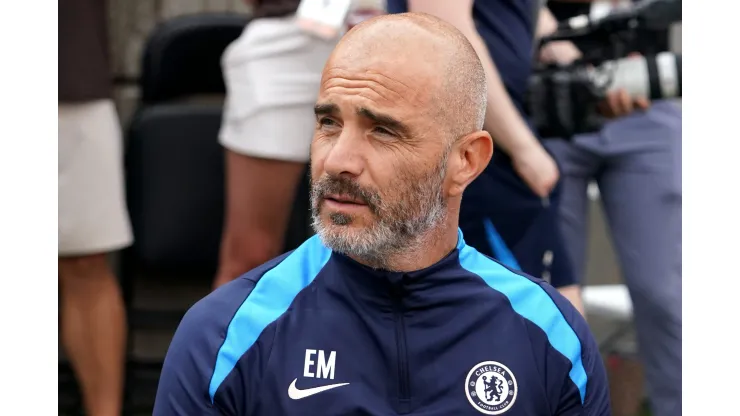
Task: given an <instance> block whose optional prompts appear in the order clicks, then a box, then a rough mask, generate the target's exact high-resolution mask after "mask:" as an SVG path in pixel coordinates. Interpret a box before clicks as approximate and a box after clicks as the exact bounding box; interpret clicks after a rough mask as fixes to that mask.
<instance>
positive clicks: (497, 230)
mask: <svg viewBox="0 0 740 416" xmlns="http://www.w3.org/2000/svg"><path fill="white" fill-rule="evenodd" d="M388 11H389V12H390V13H399V12H405V11H410V12H422V13H429V14H431V15H434V16H437V17H440V18H442V19H445V20H447V21H448V22H450V23H452V24H453V25H454V26H456V27H457V28H458V29H459V30H460V31H461V32H462V33H463V34H465V36H466V37H467V38H468V40H470V43H471V44H472V45H473V47H474V48H475V50H476V52H477V53H478V56H479V57H480V59H481V61H482V62H483V66H484V68H485V69H486V76H487V78H488V108H487V111H486V120H485V128H486V130H487V131H489V132H490V133H491V136H493V140H494V141H495V143H496V145H497V146H499V148H500V150H501V151H498V152H495V153H494V156H493V159H492V160H491V163H490V164H489V165H488V167H487V168H486V170H485V171H484V172H483V173H482V174H481V175H480V176H479V177H478V178H477V179H476V180H475V181H474V182H473V183H472V184H471V185H470V186H469V187H468V188H467V189H466V191H465V195H464V197H463V203H462V207H461V212H460V227H461V229H462V230H463V232H464V233H465V238H466V241H467V242H468V243H469V244H470V245H472V246H473V247H475V248H476V249H477V250H479V251H480V252H482V253H484V254H486V255H489V256H492V257H494V258H496V259H497V260H499V261H500V262H502V263H504V264H505V265H507V266H509V267H511V268H513V269H517V270H521V271H524V272H526V273H527V274H530V275H532V276H535V277H539V278H543V279H544V280H546V281H548V282H550V283H551V284H552V285H553V286H555V287H556V288H558V290H559V291H560V292H561V293H562V294H563V295H564V296H566V297H567V298H568V299H569V300H570V301H571V302H572V303H573V304H574V305H575V306H576V308H577V309H578V310H579V311H581V312H583V306H582V302H581V298H580V289H579V287H578V286H577V285H576V284H575V276H574V273H573V270H572V267H571V262H570V258H569V256H568V254H567V253H566V252H565V247H564V245H565V244H564V242H563V239H562V236H561V233H560V229H559V226H558V225H559V224H558V217H557V206H558V200H559V197H560V196H559V194H560V190H559V188H558V187H557V184H558V180H559V176H560V173H559V170H558V166H557V164H556V163H555V161H554V160H553V158H552V156H551V155H550V154H549V153H548V152H547V150H546V149H545V148H544V147H543V145H542V144H541V143H540V141H539V139H538V137H537V136H536V135H535V133H534V132H533V130H532V128H531V126H530V125H529V123H528V121H527V119H526V114H525V108H524V97H525V92H526V89H527V85H528V84H527V82H528V78H529V75H530V74H531V71H532V61H533V46H534V40H535V36H536V35H538V34H539V31H540V30H541V27H540V23H541V19H539V20H538V17H539V15H540V14H541V13H540V12H543V13H547V10H546V9H543V8H541V4H540V1H539V0H456V1H448V0H388ZM625 101H630V98H629V97H627V96H626V93H624V92H623V91H620V92H616V93H614V94H612V95H611V96H610V97H609V100H607V101H606V103H605V104H606V107H607V109H608V110H609V111H610V112H611V113H612V114H613V115H619V114H621V113H622V112H623V109H624V108H626V107H627V105H626V104H624V102H625Z"/></svg>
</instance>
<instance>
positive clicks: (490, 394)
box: [483, 376, 504, 402]
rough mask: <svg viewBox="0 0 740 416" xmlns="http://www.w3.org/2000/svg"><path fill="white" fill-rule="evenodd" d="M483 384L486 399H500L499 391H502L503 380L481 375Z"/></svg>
mask: <svg viewBox="0 0 740 416" xmlns="http://www.w3.org/2000/svg"><path fill="white" fill-rule="evenodd" d="M483 384H484V385H485V390H484V391H485V392H486V400H491V401H496V402H498V401H500V400H501V393H503V392H504V382H503V381H501V379H500V378H497V377H494V376H490V377H486V376H483Z"/></svg>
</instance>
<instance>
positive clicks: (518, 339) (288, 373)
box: [154, 233, 610, 416]
mask: <svg viewBox="0 0 740 416" xmlns="http://www.w3.org/2000/svg"><path fill="white" fill-rule="evenodd" d="M481 414H488V415H499V414H505V415H507V416H518V415H522V416H523V415H528V416H529V415H536V416H545V415H608V414H610V411H609V395H608V387H607V380H606V375H605V370H604V366H603V362H602V359H601V356H600V354H599V351H598V349H597V346H596V344H595V342H594V340H593V337H592V336H591V334H590V332H589V329H588V327H587V325H586V322H585V320H584V319H583V318H582V317H581V315H580V314H579V313H578V312H577V311H576V310H575V309H574V308H573V306H572V305H571V304H570V303H569V302H568V301H567V300H566V299H565V298H563V297H562V296H561V295H560V294H558V292H557V291H556V290H555V289H553V288H552V287H551V286H549V285H548V284H547V283H545V282H544V281H542V280H539V279H535V278H532V277H529V276H525V275H522V274H518V273H516V272H513V271H511V270H510V269H507V268H506V267H504V266H502V265H501V264H499V263H497V262H496V261H494V260H491V259H490V258H489V257H486V256H484V255H482V254H480V253H479V252H477V251H476V250H475V249H473V248H472V247H470V246H468V245H466V244H465V242H464V240H463V237H462V233H460V235H459V240H458V245H457V247H456V249H455V250H453V251H452V252H451V253H450V254H449V255H447V256H446V257H445V258H444V259H442V260H440V261H439V262H438V263H436V264H434V265H432V266H430V267H428V268H426V269H423V270H419V271H415V272H410V273H399V272H385V271H378V270H374V269H371V268H368V267H366V266H363V265H361V264H359V263H357V262H355V261H353V260H351V259H350V258H348V257H346V256H344V255H340V254H337V253H333V252H332V251H331V250H329V249H328V248H326V247H325V246H324V245H323V244H322V243H321V241H320V240H319V238H318V237H316V236H314V237H312V238H310V239H309V240H307V241H306V242H305V243H303V244H302V245H301V246H300V247H299V248H297V249H296V250H294V251H292V252H290V253H287V254H285V255H282V256H280V257H278V258H276V259H274V260H272V261H270V262H268V263H266V264H264V265H262V266H260V267H258V268H257V269H255V270H253V271H250V272H249V273H247V274H245V275H244V276H242V277H240V278H238V279H236V280H234V281H233V282H231V283H229V284H227V285H224V286H223V287H221V288H219V289H218V290H216V291H214V292H213V293H211V294H210V295H208V296H207V297H205V298H204V299H202V300H201V301H199V302H198V303H196V304H195V305H194V306H193V307H192V308H191V309H190V310H189V311H188V312H187V314H186V315H185V317H184V318H183V320H182V322H181V323H180V326H179V328H178V329H177V332H176V334H175V336H174V338H173V340H172V343H171V345H170V348H169V351H168V352H167V357H166V359H165V362H164V367H163V370H162V374H161V377H160V382H159V388H158V391H157V397H156V403H155V408H154V415H156V416H165V415H254V416H257V415H259V416H262V415H264V416H277V415H324V416H332V415H378V416H379V415H384V416H385V415H425V416H432V415H439V416H442V415H445V416H447V415H481Z"/></svg>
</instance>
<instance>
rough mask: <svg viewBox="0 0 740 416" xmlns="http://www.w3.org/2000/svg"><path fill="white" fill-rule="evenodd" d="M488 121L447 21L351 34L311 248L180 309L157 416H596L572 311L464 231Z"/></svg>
mask: <svg viewBox="0 0 740 416" xmlns="http://www.w3.org/2000/svg"><path fill="white" fill-rule="evenodd" d="M400 39H403V41H402V42H399V40H400ZM419 62H424V65H418V63H419ZM485 110H486V76H485V72H484V70H483V67H482V65H481V63H480V61H479V60H478V57H477V56H476V53H475V50H474V49H473V48H472V46H471V45H470V44H469V43H468V41H467V40H466V39H465V37H464V36H463V35H462V34H461V33H460V32H458V31H457V30H456V29H455V28H454V27H453V26H451V25H449V24H447V23H444V22H442V21H441V20H439V19H437V18H434V17H431V16H430V15H420V14H401V15H393V16H385V17H380V18H375V19H371V20H369V21H367V22H366V23H363V24H361V25H359V26H357V27H355V28H354V29H352V30H351V31H350V32H349V33H348V34H347V35H346V36H345V37H344V38H343V40H342V41H341V42H340V43H339V45H338V46H337V47H336V49H335V50H334V52H333V53H332V55H331V57H330V59H329V61H328V62H327V64H326V66H325V68H324V71H323V73H322V80H321V87H320V91H319V96H318V100H317V103H316V106H315V113H316V128H315V132H314V138H313V143H312V145H311V180H312V183H311V200H312V201H311V202H312V213H313V223H314V228H315V229H316V232H317V235H316V236H314V237H313V238H311V239H309V240H308V241H306V242H305V243H304V244H303V245H301V246H300V247H299V248H298V249H296V250H295V251H293V252H290V253H287V254H285V255H283V256H280V257H278V258H276V259H274V260H272V261H270V262H268V263H266V264H264V265H262V266H260V267H258V268H257V269H255V270H253V271H251V272H249V273H247V274H245V275H244V276H242V277H240V278H238V279H236V280H235V281H233V282H231V283H229V284H227V285H225V286H223V287H221V288H220V289H218V290H216V291H215V292H213V293H212V294H211V295H209V296H208V297H206V298H205V299H203V300H201V301H200V302H198V303H197V304H196V305H194V306H193V307H192V308H191V310H190V311H188V313H187V315H186V316H185V318H184V319H183V321H182V323H181V324H180V327H179V328H178V330H177V333H176V334H175V337H174V339H173V341H172V345H171V346H170V349H169V351H168V353H167V358H166V360H165V363H164V368H163V371H162V375H161V378H160V385H159V390H158V393H157V399H156V405H155V409H154V414H155V415H157V416H160V415H161V416H164V415H260V416H261V415H265V416H274V415H299V414H300V415H329V416H331V415H384V416H385V415H401V414H404V415H405V414H413V415H440V416H442V415H445V416H446V415H480V414H488V415H499V414H506V415H507V416H508V415H537V416H543V415H608V414H609V404H608V402H609V398H608V393H607V389H606V379H605V372H604V368H603V364H602V361H601V358H600V356H599V353H598V351H597V347H596V345H595V343H594V340H593V338H592V336H591V334H590V333H589V331H588V328H587V326H586V323H585V322H584V320H583V319H582V318H581V315H580V314H579V313H578V312H577V311H576V310H575V309H574V308H573V306H572V305H571V304H570V303H569V302H568V301H567V300H566V299H565V298H563V297H562V296H561V295H560V294H558V292H557V291H556V290H554V289H553V288H552V287H551V286H549V285H548V284H546V283H544V282H543V281H542V280H539V279H535V278H532V277H528V276H525V275H521V274H518V273H516V272H514V271H512V270H510V269H508V268H506V267H505V266H502V265H501V264H499V263H497V262H495V261H493V260H491V259H490V258H489V257H486V256H485V255H483V254H480V253H479V252H478V251H476V250H475V249H473V248H472V247H470V246H468V245H466V244H465V240H464V238H463V235H462V232H461V231H460V230H459V228H458V212H459V210H460V202H461V198H462V194H463V191H464V190H465V188H466V187H467V186H468V184H470V182H471V181H473V180H474V179H475V178H476V177H477V176H478V175H479V174H480V173H481V171H483V169H484V168H485V166H486V165H487V164H488V162H489V160H490V159H491V155H492V152H493V145H492V141H491V137H490V135H489V134H488V133H487V132H485V131H483V130H482V126H483V120H484V117H485Z"/></svg>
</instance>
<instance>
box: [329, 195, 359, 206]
mask: <svg viewBox="0 0 740 416" xmlns="http://www.w3.org/2000/svg"><path fill="white" fill-rule="evenodd" d="M324 199H326V200H328V201H331V202H336V203H339V204H353V205H367V204H366V203H365V201H363V200H361V199H358V198H353V197H351V196H348V195H337V194H329V195H325V196H324Z"/></svg>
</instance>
